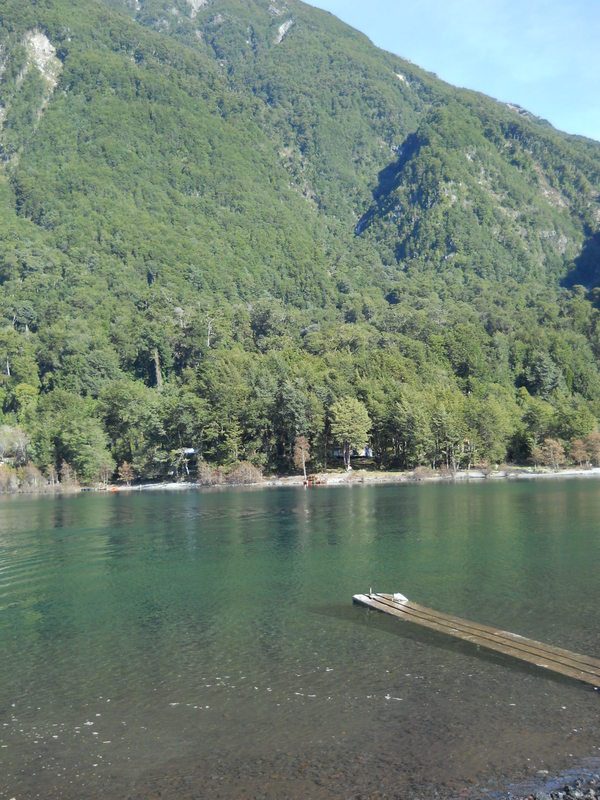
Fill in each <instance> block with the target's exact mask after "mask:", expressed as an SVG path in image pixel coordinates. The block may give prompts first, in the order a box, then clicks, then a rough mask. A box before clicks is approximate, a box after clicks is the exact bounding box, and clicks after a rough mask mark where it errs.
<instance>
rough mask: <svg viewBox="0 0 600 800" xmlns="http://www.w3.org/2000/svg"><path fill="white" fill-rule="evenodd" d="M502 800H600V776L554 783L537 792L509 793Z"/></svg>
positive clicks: (595, 775)
mask: <svg viewBox="0 0 600 800" xmlns="http://www.w3.org/2000/svg"><path fill="white" fill-rule="evenodd" d="M502 800H600V775H599V774H596V773H594V774H592V775H588V776H587V777H579V778H573V777H571V778H569V779H568V781H567V782H564V779H563V780H561V781H552V782H551V783H548V784H547V785H546V786H544V787H543V788H541V789H538V790H537V791H530V792H527V793H523V792H520V793H517V794H515V793H514V792H508V793H507V794H506V795H504V797H503V798H502Z"/></svg>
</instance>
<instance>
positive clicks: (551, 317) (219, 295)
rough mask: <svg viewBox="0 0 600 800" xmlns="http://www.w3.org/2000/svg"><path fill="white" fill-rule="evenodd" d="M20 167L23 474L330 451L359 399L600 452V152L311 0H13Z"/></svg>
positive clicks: (17, 467)
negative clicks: (452, 79)
mask: <svg viewBox="0 0 600 800" xmlns="http://www.w3.org/2000/svg"><path fill="white" fill-rule="evenodd" d="M400 46H401V43H399V47H400ZM0 159H1V163H0V372H1V375H0V461H4V462H5V463H4V464H3V465H2V464H0V488H7V487H8V488H10V487H11V486H16V485H18V482H19V481H21V482H22V483H23V484H24V485H27V484H37V483H39V482H41V481H43V480H45V479H46V480H49V481H51V482H54V481H56V480H58V479H60V478H62V480H63V481H65V482H68V481H73V480H79V481H80V482H83V483H95V482H97V481H108V480H111V479H113V478H117V477H118V476H119V475H120V476H121V477H122V478H124V479H128V480H130V479H131V478H132V477H139V478H143V479H152V478H158V477H162V476H165V475H168V474H181V473H182V472H184V471H185V466H186V460H185V458H184V457H183V455H182V453H183V451H184V449H186V448H193V449H194V450H196V451H198V460H199V462H200V465H201V466H203V465H213V466H215V467H217V466H219V467H223V468H225V469H227V468H232V467H235V466H236V465H239V464H240V463H242V462H250V463H251V464H253V465H254V466H256V467H258V468H261V469H265V470H276V471H286V470H290V469H294V447H295V443H296V441H297V440H298V437H305V440H306V442H307V448H308V450H309V453H310V462H309V464H310V466H311V468H321V467H323V466H325V465H327V464H331V463H332V453H333V447H334V445H335V446H340V447H342V446H344V445H347V444H348V442H343V441H341V440H340V436H341V434H340V433H339V430H340V419H341V417H342V416H343V413H342V412H343V410H344V409H345V410H346V412H348V409H355V410H356V413H355V414H354V416H357V417H360V418H361V420H362V427H363V429H364V427H365V418H364V414H363V412H366V414H367V415H368V421H367V423H366V424H367V429H368V441H369V443H370V445H371V447H372V449H373V454H374V457H375V462H376V464H378V465H380V466H382V467H390V466H394V467H400V468H413V467H415V466H418V465H430V466H433V467H440V466H447V467H450V468H453V469H456V468H464V467H469V466H472V465H475V464H484V465H485V464H493V463H499V462H503V461H512V462H517V463H537V462H544V463H552V464H554V465H556V464H560V463H563V461H564V460H565V459H570V460H572V461H574V462H578V463H586V462H592V463H596V464H597V463H599V462H600V445H599V444H598V439H600V435H599V434H598V426H599V424H600V373H599V370H598V356H599V354H600V322H599V316H598V300H599V298H600V294H599V291H600V289H599V288H598V287H599V282H600V144H599V143H596V142H593V141H590V140H586V139H583V138H581V137H574V136H568V135H566V134H563V133H560V132H558V131H556V130H554V129H553V128H552V127H551V126H550V125H549V124H548V123H547V122H545V121H543V120H540V119H537V118H535V117H533V116H532V115H530V114H528V113H527V112H526V111H524V110H523V109H520V108H517V107H514V106H507V105H505V104H502V103H498V102H496V101H494V100H492V99H490V98H488V97H485V96H483V95H481V94H477V93H474V92H469V91H466V90H459V89H455V88H453V87H451V86H449V85H447V84H445V83H443V82H442V81H440V80H438V79H437V78H436V77H435V76H434V75H431V74H429V73H426V72H424V71H422V70H420V69H419V68H418V67H416V66H415V65H413V64H411V63H409V62H406V61H403V60H402V59H401V58H398V57H396V56H393V55H391V54H389V53H385V52H382V51H380V50H378V49H377V48H375V47H374V46H373V45H372V44H371V43H370V42H369V41H368V40H367V39H366V37H364V36H362V35H361V34H359V33H358V32H356V31H354V30H352V29H351V28H349V27H347V26H345V25H344V24H342V23H341V22H339V21H338V20H336V19H335V18H334V17H332V16H331V15H329V14H326V13H324V12H321V11H318V10H316V9H313V8H311V7H309V6H307V5H305V4H303V3H300V2H297V1H296V0H285V1H284V0H169V2H162V0H71V2H68V3H67V2H66V0H34V1H33V2H29V3H23V2H21V0H5V2H4V3H3V10H2V15H1V17H0ZM357 404H358V405H357ZM360 438H362V439H364V438H365V433H364V430H363V433H362V434H361V437H360ZM356 443H357V444H358V443H359V442H358V440H357V442H356ZM362 443H364V442H362ZM119 469H120V472H119ZM43 476H45V477H43Z"/></svg>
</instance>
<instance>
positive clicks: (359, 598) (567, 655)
mask: <svg viewBox="0 0 600 800" xmlns="http://www.w3.org/2000/svg"><path fill="white" fill-rule="evenodd" d="M353 599H354V602H355V603H357V604H359V605H363V606H366V607H367V608H373V609H375V610H376V611H382V612H383V613H386V614H391V615H392V616H395V617H399V618H400V619H402V620H404V621H406V622H412V623H414V624H416V625H421V626H422V627H425V628H429V629H430V630H434V631H437V632H438V633H444V634H447V635H448V636H453V637H455V638H457V639H462V640H463V641H467V642H471V643H472V644H474V645H477V646H478V647H484V648H486V649H488V650H493V651H495V652H498V653H502V654H503V655H507V656H511V657H512V658H517V659H519V660H521V661H526V662H527V663H529V664H534V665H535V666H537V667H542V668H543V669H547V670H550V671H552V672H556V673H558V674H560V675H565V676H566V677H568V678H575V679H576V680H579V681H583V682H584V683H589V684H591V685H592V686H595V687H600V659H597V658H593V657H592V656H586V655H581V654H579V653H572V652H571V651H570V650H565V649H563V648H561V647H554V646H552V645H549V644H544V643H543V642H537V641H535V640H534V639H527V638H526V637H524V636H520V635H519V634H517V633H511V632H510V631H502V630H498V629H497V628H491V627H490V626H488V625H480V624H479V623H477V622H470V621H469V620H466V619H461V618H460V617H455V616H452V615H450V614H443V613H441V612H439V611H434V610H433V609H431V608H426V607H425V606H421V605H419V604H418V603H413V602H411V601H410V600H408V599H407V598H404V597H402V595H399V596H394V595H391V594H380V593H374V592H372V593H370V594H357V595H354V598H353Z"/></svg>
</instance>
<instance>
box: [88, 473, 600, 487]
mask: <svg viewBox="0 0 600 800" xmlns="http://www.w3.org/2000/svg"><path fill="white" fill-rule="evenodd" d="M314 477H315V479H316V482H315V484H314V485H313V486H314V487H315V488H316V487H319V488H322V487H327V486H362V485H400V484H410V485H415V484H426V483H462V482H470V481H498V480H544V479H545V480H551V479H560V478H600V467H587V468H585V467H570V468H567V469H562V470H549V469H534V468H533V467H507V468H505V469H498V470H491V471H488V470H485V471H484V470H480V469H471V470H460V471H457V472H446V471H443V472H442V471H439V472H433V471H432V472H426V473H423V472H420V471H415V470H407V471H393V472H392V471H389V472H375V471H371V470H364V469H357V470H351V471H349V472H346V471H341V470H336V471H324V472H318V473H314ZM304 485H305V481H304V477H303V476H302V475H281V476H278V475H267V476H265V477H264V478H263V480H261V481H258V482H251V483H250V482H249V483H218V484H209V483H198V482H196V481H163V482H160V483H138V484H132V485H131V486H124V485H122V484H109V485H108V486H107V487H106V489H105V488H101V489H100V488H99V489H90V488H86V487H82V489H81V490H80V491H84V492H85V491H107V492H140V491H180V490H184V489H234V488H249V489H250V488H254V489H261V488H272V487H288V486H304ZM311 488H313V487H312V486H311Z"/></svg>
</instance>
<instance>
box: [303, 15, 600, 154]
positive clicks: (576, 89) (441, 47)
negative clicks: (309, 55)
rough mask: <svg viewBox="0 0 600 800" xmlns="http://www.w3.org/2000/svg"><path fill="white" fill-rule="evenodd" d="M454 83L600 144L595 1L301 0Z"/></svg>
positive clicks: (599, 34)
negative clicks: (520, 107)
mask: <svg viewBox="0 0 600 800" xmlns="http://www.w3.org/2000/svg"><path fill="white" fill-rule="evenodd" d="M310 5H313V6H317V7H318V8H323V9H326V10H327V11H331V13H333V14H335V15H336V16H337V17H339V18H340V19H342V20H344V22H347V23H348V24H350V25H352V27H354V28H358V30H361V31H363V33H366V34H367V36H368V37H369V38H370V39H371V40H372V41H373V42H374V43H375V44H376V45H377V46H378V47H382V48H384V49H385V50H389V51H391V52H392V53H396V54H397V55H399V56H402V57H404V58H408V59H410V60H411V61H413V62H414V63H415V64H418V65H419V66H420V67H423V68H425V69H427V70H429V71H430V72H435V73H436V74H437V75H438V77H440V78H442V79H443V80H445V81H448V83H452V84H454V85H455V86H464V87H466V88H469V89H476V90H478V91H481V92H484V93H485V94H488V95H490V96H491V97H495V98H496V99H498V100H502V101H504V102H510V103H517V104H518V105H521V106H523V107H524V108H526V109H527V110H528V111H531V112H532V113H534V114H537V115H538V116H540V117H543V118H544V119H547V120H549V121H550V122H551V123H552V124H553V125H554V126H555V127H556V128H559V129H560V130H563V131H567V132H568V133H577V134H581V135H583V136H589V137H590V138H593V139H596V140H598V141H600V59H599V57H598V53H599V51H600V0H562V2H558V0H520V1H519V0H310Z"/></svg>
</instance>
